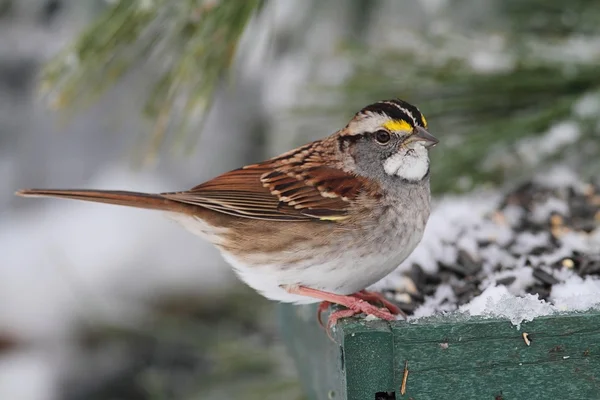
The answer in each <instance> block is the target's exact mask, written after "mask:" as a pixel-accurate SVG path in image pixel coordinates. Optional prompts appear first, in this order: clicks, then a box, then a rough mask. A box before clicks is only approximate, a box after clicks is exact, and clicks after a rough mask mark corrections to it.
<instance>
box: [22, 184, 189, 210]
mask: <svg viewBox="0 0 600 400" xmlns="http://www.w3.org/2000/svg"><path fill="white" fill-rule="evenodd" d="M15 194H16V195H17V196H23V197H57V198H61V199H74V200H84V201H92V202H95V203H106V204H116V205H119V206H127V207H136V208H147V209H150V210H162V211H173V212H180V213H186V214H188V213H190V212H192V211H193V210H197V209H198V206H193V205H190V204H185V203H181V202H178V201H175V200H171V199H167V198H165V197H163V196H162V195H161V194H150V193H139V192H126V191H120V190H85V189H72V190H60V189H58V190H55V189H24V190H19V191H18V192H16V193H15Z"/></svg>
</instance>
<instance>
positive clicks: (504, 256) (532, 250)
mask: <svg viewBox="0 0 600 400" xmlns="http://www.w3.org/2000/svg"><path fill="white" fill-rule="evenodd" d="M533 184H534V185H537V186H536V187H537V188H538V189H536V190H537V191H536V192H535V194H533V197H532V200H515V199H518V198H519V196H524V198H528V196H530V195H531V193H530V192H528V190H529V189H527V188H526V187H524V188H525V189H521V190H524V192H522V193H521V194H515V196H516V197H515V198H513V200H511V201H512V202H514V201H528V202H529V203H527V204H530V206H531V208H529V209H527V208H524V207H523V206H522V205H517V204H513V203H511V201H508V204H505V205H503V206H502V207H501V208H500V209H499V208H498V207H499V205H500V204H501V200H502V198H503V196H500V195H499V194H498V193H493V192H481V191H480V192H474V193H471V194H466V195H462V196H447V197H445V198H442V199H440V200H439V201H438V202H436V203H435V204H434V205H433V210H432V214H431V217H430V219H429V222H428V224H427V227H426V229H425V234H424V236H423V239H422V241H421V243H420V244H419V246H418V247H417V249H416V250H415V251H414V252H413V254H411V255H410V256H409V257H408V258H407V259H406V260H405V262H404V263H402V265H400V266H399V268H398V269H397V270H396V271H395V272H393V273H392V274H390V275H388V276H387V277H386V278H384V279H383V280H382V281H380V282H378V283H377V284H375V285H373V286H372V288H371V289H372V290H384V291H385V290H392V291H395V293H394V295H393V296H394V298H395V299H396V300H401V302H403V303H410V302H411V301H413V300H412V298H411V296H410V295H409V293H412V292H408V291H407V290H402V289H400V288H405V287H406V280H407V279H408V280H410V279H409V278H407V276H406V274H407V271H408V270H409V269H410V268H411V267H412V266H414V265H417V266H419V267H421V269H422V270H423V272H424V273H426V274H430V275H432V276H438V277H440V273H441V272H443V273H445V274H446V275H442V276H445V278H443V282H442V283H440V284H439V286H437V287H433V288H432V289H430V290H435V291H434V292H433V294H432V295H430V296H425V297H424V302H423V303H422V304H420V305H418V306H417V307H416V309H415V310H414V312H413V315H411V316H409V320H410V321H412V322H418V321H419V320H420V319H421V318H424V317H430V316H434V315H440V314H441V315H447V314H451V315H467V316H469V315H470V316H479V317H484V318H505V319H507V320H509V321H511V322H512V323H513V324H514V325H516V326H517V328H520V326H521V324H522V323H523V322H526V321H531V320H533V319H535V318H536V317H539V316H544V315H551V314H554V313H559V312H576V311H585V310H589V309H592V308H593V309H600V277H598V276H586V277H581V276H580V275H578V273H579V272H578V271H577V267H576V266H575V263H574V261H573V259H572V257H574V254H588V255H596V256H597V257H599V258H600V227H596V229H594V230H592V231H591V232H589V233H588V232H585V231H577V230H574V229H573V228H570V227H569V217H570V215H571V209H570V207H571V206H570V203H569V202H568V199H569V197H568V196H569V195H568V193H569V191H568V190H567V189H572V190H574V191H575V192H576V193H580V194H581V195H582V196H583V195H586V193H587V195H586V196H588V197H589V195H590V193H591V192H590V190H592V189H593V188H592V187H591V186H590V185H589V184H586V183H584V182H582V181H581V180H580V179H579V178H578V177H577V175H575V174H574V173H573V172H572V171H571V170H569V169H568V168H565V167H561V166H558V167H555V168H552V169H550V170H547V171H546V172H545V173H543V174H540V175H538V176H537V177H535V178H534V179H533ZM596 190H597V189H596ZM511 193H512V192H511ZM515 193H518V192H515ZM511 195H512V194H511ZM582 198H583V197H582ZM569 201H570V200H569ZM573 213H574V211H573ZM555 215H560V216H561V218H557V217H554V216H555ZM573 216H577V214H574V215H573ZM524 223H525V225H523V224H524ZM531 224H533V226H536V228H535V229H532V230H528V229H527V228H525V229H523V226H525V227H527V226H530V225H531ZM536 224H537V225H536ZM554 228H559V229H558V230H554ZM540 229H542V230H540ZM557 234H558V236H556V235H557ZM553 236H554V237H553ZM459 250H462V251H464V252H466V253H468V254H469V255H470V256H471V257H472V258H473V260H474V261H475V262H476V263H477V262H480V263H481V265H482V267H481V270H479V271H478V272H475V274H476V279H477V281H476V282H477V288H476V290H478V291H479V293H481V294H479V295H478V296H477V295H475V296H474V297H473V298H472V299H471V298H470V297H469V298H464V297H462V294H461V292H460V288H461V287H466V285H468V284H469V283H468V280H465V279H463V278H462V277H461V276H460V275H456V274H455V272H450V273H449V272H448V271H447V270H445V269H446V268H445V266H451V267H452V266H459V267H460V264H461V259H460V258H459V254H458V253H459ZM440 268H442V269H444V270H442V271H440ZM459 271H460V270H459ZM544 272H545V273H546V274H549V275H550V277H551V278H552V279H555V280H557V281H558V282H559V283H557V284H554V285H552V286H549V285H548V283H544V282H545V281H544V280H547V279H550V278H544V274H543V273H544ZM459 273H460V272H459ZM411 282H412V281H411ZM544 285H548V286H544ZM422 287H423V286H419V285H416V289H417V291H419V290H421V289H420V288H422ZM544 287H547V288H548V289H547V291H546V292H545V295H544V296H543V299H542V298H540V296H539V295H538V294H531V293H530V292H532V293H540V292H539V291H538V290H544V289H543V288H544ZM457 288H458V289H457ZM532 288H542V289H535V290H532ZM548 292H549V294H548ZM471 293H474V294H476V293H477V292H471ZM413 294H414V293H413ZM457 297H460V299H459V298H457ZM461 299H462V300H461ZM469 299H470V301H469ZM544 299H546V300H544ZM458 301H461V303H462V302H464V301H468V303H466V304H463V305H460V306H459V305H458V304H457V302H458Z"/></svg>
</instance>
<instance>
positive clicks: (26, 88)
mask: <svg viewBox="0 0 600 400" xmlns="http://www.w3.org/2000/svg"><path fill="white" fill-rule="evenodd" d="M599 19H600V3H598V2H597V1H593V0H571V1H570V2H568V3H565V2H564V1H559V0H463V1H458V0H419V1H395V0H335V1H327V2H324V1H318V0H296V1H293V0H263V1H260V0H247V1H224V0H221V1H219V0H204V1H202V0H180V1H177V2H175V1H167V0H131V1H119V0H110V1H108V0H0V254H1V257H0V399H20V400H29V399H31V400H37V399H40V400H54V399H57V400H58V399H60V400H62V399H68V400H77V399H238V398H240V399H241V398H244V399H302V398H303V397H302V394H301V391H300V388H299V385H298V382H297V378H296V373H295V369H294V366H293V363H292V361H291V360H290V359H289V358H288V356H287V355H286V352H285V349H284V347H283V345H282V344H281V340H280V335H279V332H278V328H277V315H276V310H275V309H276V307H275V305H274V304H273V303H270V302H268V301H266V300H264V299H262V298H261V297H259V296H258V295H256V294H255V293H253V292H252V291H251V290H249V289H247V288H246V287H245V286H244V285H242V284H240V283H239V282H238V281H237V280H236V278H235V277H234V276H233V273H232V272H231V270H230V268H229V267H228V266H227V265H226V264H225V263H224V262H223V260H222V259H221V258H220V256H219V255H218V254H217V252H216V250H214V249H213V248H212V247H211V246H210V245H208V244H206V243H204V242H203V241H202V240H200V239H198V238H196V237H194V236H193V235H191V234H189V233H188V232H186V231H185V230H183V229H182V228H180V227H179V226H178V225H177V224H176V223H174V222H171V221H169V220H168V219H166V218H164V217H163V216H161V215H160V213H152V212H148V211H140V210H134V209H124V208H119V207H108V206H103V205H94V204H78V203H76V202H68V201H58V200H56V201H55V200H25V199H22V198H16V197H14V196H13V192H14V191H15V190H16V189H19V188H23V187H89V188H107V189H108V188H118V189H125V190H139V191H172V190H180V189H186V188H189V187H192V186H195V185H196V184H198V183H200V182H202V181H204V180H206V179H208V178H210V177H213V176H215V175H217V174H219V173H221V172H225V171H227V170H230V169H233V168H236V167H239V166H241V165H243V164H246V163H251V162H255V161H259V160H261V159H263V158H266V157H270V156H274V155H276V154H278V153H279V152H281V151H284V150H288V149H290V148H292V147H294V146H297V145H300V144H303V143H306V142H308V141H310V140H314V139H317V138H320V137H323V136H326V135H328V134H330V133H332V132H334V131H336V130H337V129H339V128H341V127H343V126H344V125H345V124H346V122H347V120H348V119H349V118H350V117H351V116H352V115H353V113H354V112H356V111H358V110H359V109H360V108H362V107H363V106H364V105H366V104H369V103H370V102H373V101H376V100H380V99H385V98H392V97H400V98H403V99H406V100H408V101H410V102H411V103H413V104H417V105H418V106H419V108H420V109H421V110H422V111H423V113H424V114H425V115H426V116H427V119H428V121H429V125H430V131H431V132H432V133H433V134H435V135H436V136H437V137H438V138H440V139H441V143H440V146H438V147H436V149H435V150H434V151H433V153H432V157H433V159H432V164H433V171H432V185H433V190H434V195H436V196H442V195H443V194H444V193H449V192H467V191H471V190H473V189H475V188H480V187H489V188H493V187H502V186H503V185H507V184H512V183H514V182H516V181H519V180H522V179H525V178H527V177H528V176H530V175H531V174H533V173H535V172H536V171H540V170H544V169H547V168H548V167H549V166H551V165H557V164H565V165H567V166H568V167H569V168H571V169H573V170H575V171H576V172H577V173H578V174H580V175H582V176H583V177H588V176H593V175H595V174H597V173H598V171H600V157H598V156H599V155H600V119H599V111H600V64H599V62H600V25H599V24H598V23H597V21H598V20H599Z"/></svg>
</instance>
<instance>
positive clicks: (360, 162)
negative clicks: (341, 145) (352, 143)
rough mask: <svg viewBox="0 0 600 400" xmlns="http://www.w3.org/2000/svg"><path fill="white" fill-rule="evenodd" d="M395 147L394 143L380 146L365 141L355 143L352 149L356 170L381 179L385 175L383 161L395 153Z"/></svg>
mask: <svg viewBox="0 0 600 400" xmlns="http://www.w3.org/2000/svg"><path fill="white" fill-rule="evenodd" d="M395 148H396V144H395V143H394V144H391V145H389V146H381V145H378V144H376V143H372V142H365V141H360V142H358V143H356V147H355V151H354V159H355V162H356V172H357V173H358V174H359V175H362V176H365V177H368V178H372V179H383V177H384V176H385V175H386V173H385V171H384V169H383V163H384V162H385V160H387V159H388V157H390V156H392V155H393V154H394V153H395V152H394V149H395Z"/></svg>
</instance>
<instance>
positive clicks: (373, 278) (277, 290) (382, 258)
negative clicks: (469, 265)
mask: <svg viewBox="0 0 600 400" xmlns="http://www.w3.org/2000/svg"><path fill="white" fill-rule="evenodd" d="M420 240H421V235H417V236H414V237H413V238H412V240H410V241H409V242H407V243H402V244H400V243H398V246H397V247H395V248H394V249H393V250H392V249H390V250H391V251H388V252H373V253H371V254H368V255H364V254H365V252H364V251H362V250H361V249H345V250H341V251H339V252H337V254H336V255H335V256H328V257H326V258H325V259H324V260H323V261H322V262H319V263H315V260H314V259H310V260H308V261H307V262H305V263H295V264H294V265H283V266H282V265H260V266H255V265H253V266H249V265H247V264H246V263H244V262H241V261H240V260H239V259H238V258H236V257H234V256H232V255H231V254H227V253H226V252H223V251H222V252H221V254H222V255H223V257H224V258H225V260H226V261H227V262H228V263H229V264H231V265H232V266H233V268H234V270H235V272H236V273H237V274H238V276H239V277H240V279H241V280H243V281H244V282H245V283H246V284H248V285H249V286H250V287H252V288H253V289H255V290H256V291H258V292H259V293H261V294H262V295H263V296H265V297H266V298H268V299H271V300H275V301H281V302H284V303H296V304H309V303H315V302H318V301H319V300H317V299H313V298H310V297H305V296H299V295H295V294H290V293H288V292H287V291H285V290H284V289H282V287H281V286H282V285H301V286H306V287H310V288H312V289H318V290H322V291H325V292H330V293H336V294H342V295H348V294H352V293H356V292H358V291H360V290H363V289H364V288H366V287H368V286H370V285H372V284H374V283H376V282H378V281H379V280H381V279H382V278H383V277H385V276H386V275H388V274H389V273H390V272H392V271H393V270H394V269H396V268H397V267H398V266H399V265H400V263H402V261H404V259H406V257H408V255H409V254H410V253H412V251H413V250H414V248H415V247H416V245H417V244H418V242H419V241H420ZM354 250H361V251H360V254H359V252H358V251H354Z"/></svg>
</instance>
